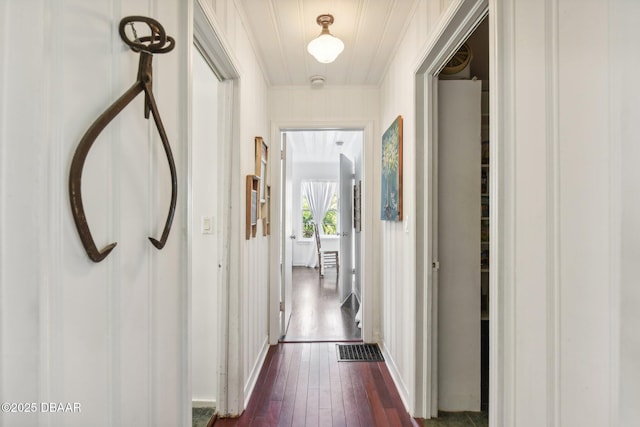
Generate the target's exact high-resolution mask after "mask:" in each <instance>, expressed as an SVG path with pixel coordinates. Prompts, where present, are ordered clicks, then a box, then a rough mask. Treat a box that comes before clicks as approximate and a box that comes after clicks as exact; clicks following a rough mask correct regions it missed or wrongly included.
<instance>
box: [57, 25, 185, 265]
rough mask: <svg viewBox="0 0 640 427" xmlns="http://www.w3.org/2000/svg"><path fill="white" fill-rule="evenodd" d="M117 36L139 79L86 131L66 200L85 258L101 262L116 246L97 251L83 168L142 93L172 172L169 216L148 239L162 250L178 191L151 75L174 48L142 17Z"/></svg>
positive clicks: (146, 113)
mask: <svg viewBox="0 0 640 427" xmlns="http://www.w3.org/2000/svg"><path fill="white" fill-rule="evenodd" d="M136 22H142V23H145V24H147V25H148V26H149V28H150V30H151V35H149V36H143V37H138V36H137V34H135V27H133V24H134V23H136ZM127 25H132V28H133V29H134V37H135V39H134V40H131V39H129V37H128V36H127V34H126V31H125V28H126V26H127ZM119 32H120V37H121V38H122V40H123V41H124V42H125V43H126V44H127V45H128V46H129V47H130V48H131V50H133V51H134V52H139V53H140V61H139V63H138V78H137V80H136V82H135V83H134V84H133V86H131V87H130V88H129V89H128V90H127V91H126V92H125V93H124V94H123V95H122V96H121V97H120V98H118V99H117V100H116V101H115V102H114V103H113V104H111V106H110V107H109V108H107V109H106V110H105V112H104V113H102V114H101V115H100V116H99V117H98V118H97V119H96V120H95V121H94V122H93V124H92V125H91V126H90V127H89V129H87V131H86V132H85V134H84V136H83V137H82V139H81V140H80V142H79V143H78V146H77V147H76V151H75V154H74V156H73V160H72V161H71V170H70V172H69V199H70V201H71V213H72V214H73V220H74V222H75V224H76V228H77V229H78V233H79V234H80V240H81V241H82V244H83V246H84V248H85V250H86V252H87V255H88V256H89V258H91V260H93V261H95V262H100V261H102V260H103V259H105V258H106V257H107V255H109V253H110V252H111V251H112V250H113V248H114V247H115V246H116V243H111V244H109V245H107V246H105V247H104V248H103V249H102V250H101V251H99V250H98V248H97V247H96V244H95V242H94V240H93V237H92V235H91V230H90V229H89V224H88V223H87V218H86V216H85V212H84V206H83V204H82V192H81V186H82V185H81V184H82V170H83V168H84V162H85V160H86V158H87V155H88V154H89V150H90V149H91V146H92V145H93V143H94V142H95V140H96V138H97V137H98V135H100V132H102V130H103V129H104V128H105V127H106V126H107V125H108V124H109V123H110V122H111V120H113V119H114V118H115V117H116V116H117V115H118V114H119V113H120V112H121V111H122V110H123V109H124V108H125V107H126V106H127V105H128V104H129V103H130V102H131V101H133V99H134V98H135V97H136V96H138V94H140V93H141V92H144V99H145V101H144V117H145V118H146V119H148V118H149V112H151V114H152V115H153V120H154V122H155V124H156V128H157V129H158V133H159V134H160V139H161V140H162V146H163V148H164V152H165V154H166V156H167V161H168V162H169V171H170V173H171V204H170V206H169V214H168V215H167V220H166V222H165V225H164V230H163V231H162V236H161V237H160V239H159V240H158V239H155V238H153V237H149V240H150V241H151V243H152V244H153V245H154V246H155V247H156V248H158V249H162V248H163V247H164V245H165V243H166V242H167V238H168V237H169V231H170V230H171V223H172V222H173V216H174V214H175V210H176V200H177V191H178V182H177V175H176V166H175V163H174V160H173V154H172V153H171V146H170V145H169V140H168V138H167V134H166V132H165V130H164V126H163V125H162V119H161V118H160V113H159V112H158V106H157V105H156V101H155V98H154V97H153V87H152V83H153V72H152V67H151V64H152V60H153V54H154V53H167V52H170V51H171V50H172V49H173V48H174V47H175V40H174V39H173V38H172V37H169V36H167V34H166V33H165V30H164V28H162V25H160V23H159V22H158V21H156V20H155V19H152V18H148V17H145V16H127V17H125V18H123V19H122V20H121V21H120V26H119Z"/></svg>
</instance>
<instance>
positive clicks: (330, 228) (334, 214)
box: [302, 194, 338, 239]
mask: <svg viewBox="0 0 640 427" xmlns="http://www.w3.org/2000/svg"><path fill="white" fill-rule="evenodd" d="M322 229H323V231H324V234H327V235H335V234H338V197H337V196H336V195H335V194H334V195H333V197H332V199H331V205H330V207H329V210H328V211H327V213H326V214H325V216H324V219H323V220H322ZM302 237H303V238H305V239H311V238H312V237H313V217H312V215H311V209H309V202H308V201H307V198H306V196H305V195H302Z"/></svg>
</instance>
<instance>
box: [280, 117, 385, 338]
mask: <svg viewBox="0 0 640 427" xmlns="http://www.w3.org/2000/svg"><path fill="white" fill-rule="evenodd" d="M336 129H340V130H361V131H362V132H363V147H362V181H363V194H362V214H361V217H362V232H361V233H360V239H362V248H363V251H362V254H361V266H362V279H361V282H362V284H363V285H362V306H363V310H362V321H361V325H362V339H363V340H364V341H365V342H378V341H379V339H380V325H378V324H377V323H376V322H375V319H374V313H375V312H377V311H378V310H379V308H378V304H379V301H378V299H377V298H376V297H375V295H377V289H379V285H378V281H377V280H378V279H377V278H376V277H375V275H374V274H372V273H371V272H373V271H375V268H374V265H375V264H374V261H375V260H374V257H375V256H376V255H375V248H374V245H372V244H367V242H373V241H374V233H373V228H374V224H373V222H374V221H373V218H374V214H373V213H374V210H373V189H372V187H373V185H372V183H373V180H374V177H373V169H374V168H373V153H372V152H371V151H370V150H366V149H365V146H366V141H372V140H373V130H374V122H373V121H331V122H324V121H322V122H320V121H305V122H284V121H283V122H272V123H271V140H272V141H280V134H281V132H286V131H292V130H310V131H311V130H336ZM269 157H270V159H269V162H270V164H269V168H271V171H272V174H273V175H272V178H273V179H274V181H273V182H276V181H277V182H282V170H281V167H280V156H279V155H272V156H269ZM271 200H272V206H282V189H281V188H280V185H278V186H277V187H275V188H274V187H272V188H271ZM282 215H283V213H282V212H279V213H278V214H277V215H274V219H275V220H274V221H272V222H271V233H272V235H274V236H282V221H283V218H282ZM282 244H283V242H282V239H280V238H278V239H271V241H270V247H269V250H270V252H271V253H281V251H282V246H281V245H282ZM282 280H283V276H282V274H281V270H280V259H279V258H276V257H272V259H271V261H270V266H269V343H270V344H271V345H276V344H277V343H278V340H279V338H280V286H281V283H282Z"/></svg>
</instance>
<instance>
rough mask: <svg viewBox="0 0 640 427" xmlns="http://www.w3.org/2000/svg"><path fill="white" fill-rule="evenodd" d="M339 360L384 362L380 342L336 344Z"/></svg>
mask: <svg viewBox="0 0 640 427" xmlns="http://www.w3.org/2000/svg"><path fill="white" fill-rule="evenodd" d="M336 349H337V351H338V362H384V357H382V352H381V351H380V348H379V347H378V344H336Z"/></svg>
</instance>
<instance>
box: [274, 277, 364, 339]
mask: <svg viewBox="0 0 640 427" xmlns="http://www.w3.org/2000/svg"><path fill="white" fill-rule="evenodd" d="M292 283H293V305H292V313H291V319H290V321H289V327H288V329H287V334H286V336H285V337H284V338H283V341H286V342H290V341H343V340H347V341H348V340H360V339H361V337H362V334H361V330H360V328H358V326H357V325H356V322H355V315H356V313H357V311H358V300H357V299H356V298H355V297H354V296H351V297H350V298H349V300H347V302H346V303H345V304H344V305H343V306H340V301H339V296H338V278H337V274H336V271H335V269H327V271H326V272H325V276H324V278H320V277H319V276H318V270H317V269H314V268H305V267H294V268H293V280H292Z"/></svg>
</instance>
